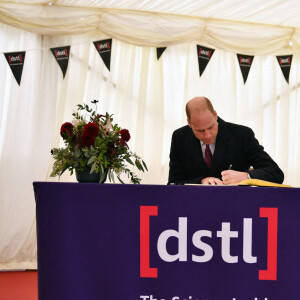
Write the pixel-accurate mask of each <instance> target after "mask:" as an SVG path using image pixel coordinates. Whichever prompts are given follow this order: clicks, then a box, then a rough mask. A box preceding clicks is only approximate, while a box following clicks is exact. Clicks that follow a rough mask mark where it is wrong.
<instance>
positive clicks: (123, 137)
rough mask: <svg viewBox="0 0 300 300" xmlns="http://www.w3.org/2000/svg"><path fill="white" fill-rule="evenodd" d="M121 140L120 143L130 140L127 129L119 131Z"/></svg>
mask: <svg viewBox="0 0 300 300" xmlns="http://www.w3.org/2000/svg"><path fill="white" fill-rule="evenodd" d="M119 133H120V135H121V140H122V142H128V141H129V140H130V133H129V131H128V130H127V129H122V130H120V132H119Z"/></svg>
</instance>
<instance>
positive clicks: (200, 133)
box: [185, 97, 218, 145]
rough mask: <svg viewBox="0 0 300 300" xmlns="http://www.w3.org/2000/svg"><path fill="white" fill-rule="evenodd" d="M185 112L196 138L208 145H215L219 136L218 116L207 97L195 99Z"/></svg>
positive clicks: (189, 103) (188, 104) (190, 102)
mask: <svg viewBox="0 0 300 300" xmlns="http://www.w3.org/2000/svg"><path fill="white" fill-rule="evenodd" d="M185 110H186V115H187V121H188V124H189V126H190V127H191V128H192V130H193V132H194V135H195V136H196V138H197V139H198V140H200V141H202V142H203V143H205V144H208V145H209V144H212V143H214V142H215V140H216V137H217V134H218V122H217V119H218V116H217V113H216V111H215V110H214V108H213V106H212V104H211V102H210V101H209V100H208V99H207V98H205V97H195V98H193V99H191V100H190V101H189V102H188V103H187V104H186V107H185Z"/></svg>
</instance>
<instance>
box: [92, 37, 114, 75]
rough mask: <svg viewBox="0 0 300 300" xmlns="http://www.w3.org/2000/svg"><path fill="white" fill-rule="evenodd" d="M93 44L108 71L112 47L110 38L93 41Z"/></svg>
mask: <svg viewBox="0 0 300 300" xmlns="http://www.w3.org/2000/svg"><path fill="white" fill-rule="evenodd" d="M94 45H95V47H96V49H97V51H98V53H99V54H100V56H101V58H102V60H103V62H104V64H105V65H106V67H107V69H108V70H109V71H110V57H111V47H112V39H108V40H102V41H97V42H94Z"/></svg>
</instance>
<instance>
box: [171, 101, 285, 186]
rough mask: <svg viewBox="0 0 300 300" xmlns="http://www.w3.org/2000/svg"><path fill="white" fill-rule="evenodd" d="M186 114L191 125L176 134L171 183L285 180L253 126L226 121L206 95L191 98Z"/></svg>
mask: <svg viewBox="0 0 300 300" xmlns="http://www.w3.org/2000/svg"><path fill="white" fill-rule="evenodd" d="M186 113H187V121H188V125H186V126H184V127H181V128H179V129H177V130H175V131H174V133H173V136H172V143H171V151H170V170H169V183H175V184H176V183H177V184H178V183H179V184H180V183H202V184H211V185H223V184H235V183H239V182H241V181H243V180H245V179H247V178H253V179H262V180H267V181H271V182H276V183H282V182H283V179H284V174H283V172H282V171H281V169H280V168H279V167H278V165H277V164H276V163H275V162H274V161H273V159H272V158H271V157H270V156H269V155H268V154H267V153H266V152H265V151H264V148H263V146H261V145H260V144H259V143H258V141H257V139H256V138H255V136H254V132H253V131H252V129H250V128H249V127H246V126H242V125H237V124H233V123H228V122H225V121H223V120H222V119H221V118H220V117H218V116H217V113H216V111H215V110H214V108H213V106H212V104H211V102H210V101H209V100H208V99H207V98H205V97H195V98H193V99H191V100H190V101H189V102H188V103H187V105H186ZM250 167H253V169H252V170H250Z"/></svg>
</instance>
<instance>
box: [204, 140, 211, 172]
mask: <svg viewBox="0 0 300 300" xmlns="http://www.w3.org/2000/svg"><path fill="white" fill-rule="evenodd" d="M211 158H212V154H211V151H210V148H209V145H206V148H205V159H204V161H205V163H206V165H207V167H208V168H209V169H210V165H211Z"/></svg>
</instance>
